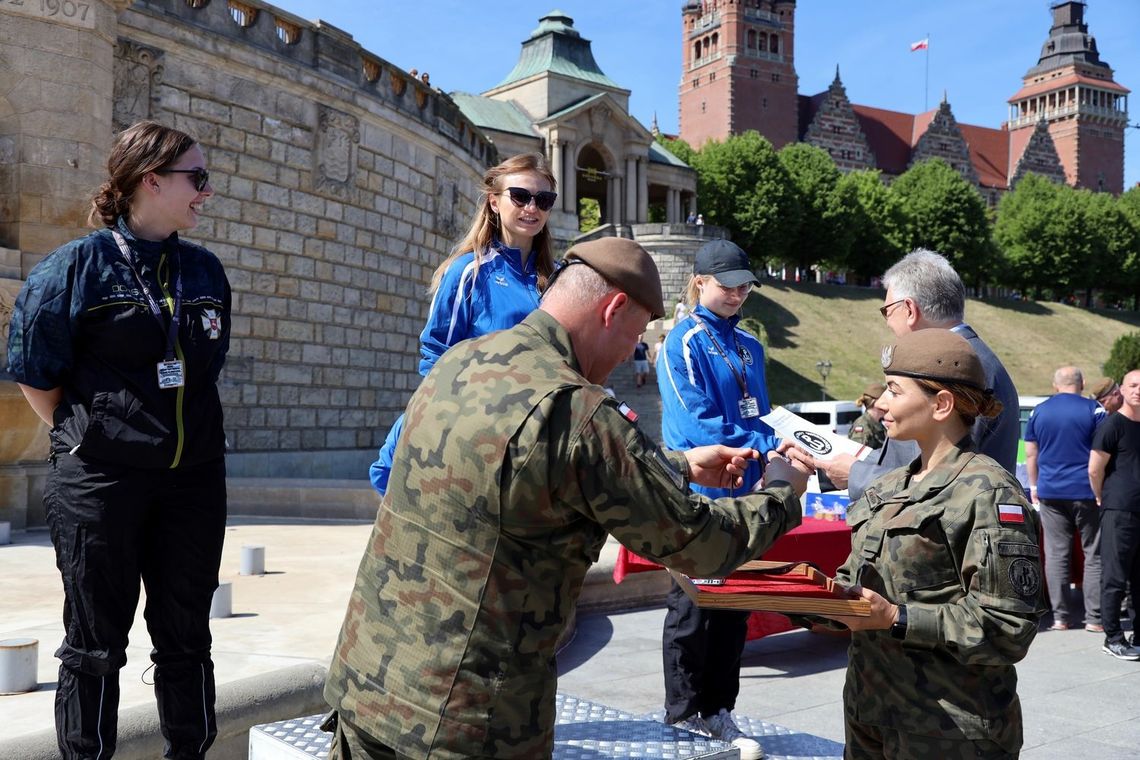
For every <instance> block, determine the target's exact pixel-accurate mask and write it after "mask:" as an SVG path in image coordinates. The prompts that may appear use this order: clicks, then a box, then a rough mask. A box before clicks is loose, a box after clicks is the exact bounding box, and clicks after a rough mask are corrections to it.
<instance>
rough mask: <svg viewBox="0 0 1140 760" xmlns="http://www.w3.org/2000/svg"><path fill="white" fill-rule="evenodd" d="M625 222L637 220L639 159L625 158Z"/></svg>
mask: <svg viewBox="0 0 1140 760" xmlns="http://www.w3.org/2000/svg"><path fill="white" fill-rule="evenodd" d="M625 220H626V222H627V223H629V224H633V223H635V222H637V221H638V219H637V157H636V156H631V155H627V156H626V158H625Z"/></svg>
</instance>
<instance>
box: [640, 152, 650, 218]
mask: <svg viewBox="0 0 1140 760" xmlns="http://www.w3.org/2000/svg"><path fill="white" fill-rule="evenodd" d="M648 163H649V159H648V158H646V157H645V156H641V157H640V158H638V159H637V221H638V222H639V223H641V224H645V223H646V222H648V221H649V179H648V178H647V177H646V176H645V169H646V164H648Z"/></svg>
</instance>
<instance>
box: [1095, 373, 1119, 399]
mask: <svg viewBox="0 0 1140 760" xmlns="http://www.w3.org/2000/svg"><path fill="white" fill-rule="evenodd" d="M1116 387H1117V385H1116V381H1115V380H1113V379H1112V378H1111V377H1102V378H1101V379H1099V380H1097V381H1096V382H1095V383H1093V384H1092V385H1091V386H1090V387H1089V398H1093V399H1096V400H1098V401H1099V400H1100V399H1102V398H1104V397H1105V396H1107V395H1108V394H1110V393H1112V392H1113V391H1114V390H1116Z"/></svg>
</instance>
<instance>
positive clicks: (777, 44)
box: [769, 34, 780, 53]
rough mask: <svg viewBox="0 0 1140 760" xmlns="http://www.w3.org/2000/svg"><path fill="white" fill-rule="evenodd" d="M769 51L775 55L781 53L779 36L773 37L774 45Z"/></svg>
mask: <svg viewBox="0 0 1140 760" xmlns="http://www.w3.org/2000/svg"><path fill="white" fill-rule="evenodd" d="M769 49H770V50H771V51H772V52H773V53H779V52H780V38H779V36H777V35H775V34H773V35H772V44H771V46H770V47H769Z"/></svg>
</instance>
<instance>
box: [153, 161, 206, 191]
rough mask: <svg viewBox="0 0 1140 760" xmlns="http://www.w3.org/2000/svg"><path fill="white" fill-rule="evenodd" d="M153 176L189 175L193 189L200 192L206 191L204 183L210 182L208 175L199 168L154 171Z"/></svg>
mask: <svg viewBox="0 0 1140 760" xmlns="http://www.w3.org/2000/svg"><path fill="white" fill-rule="evenodd" d="M154 173H155V174H189V175H191V176H192V179H191V182H193V183H194V189H195V190H197V191H198V192H202V191H203V190H205V189H206V183H207V182H209V181H210V173H209V172H208V171H206V170H205V169H203V168H202V167H201V166H198V167H195V168H193V169H156V170H155V172H154Z"/></svg>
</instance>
